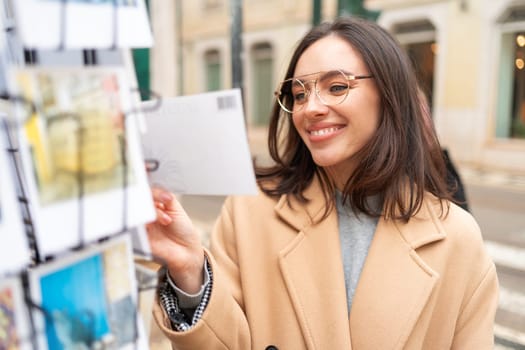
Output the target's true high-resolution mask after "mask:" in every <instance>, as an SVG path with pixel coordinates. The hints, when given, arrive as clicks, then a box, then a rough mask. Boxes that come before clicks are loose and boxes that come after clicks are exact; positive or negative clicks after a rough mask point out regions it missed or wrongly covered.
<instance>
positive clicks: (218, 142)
mask: <svg viewBox="0 0 525 350" xmlns="http://www.w3.org/2000/svg"><path fill="white" fill-rule="evenodd" d="M155 103H158V102H156V101H146V102H143V104H142V106H143V110H144V111H145V112H144V117H145V118H144V119H145V124H146V132H145V133H144V134H143V135H142V148H143V152H144V157H145V158H146V159H147V160H149V161H153V162H154V164H155V165H156V166H157V169H156V170H155V171H152V172H150V173H149V174H148V176H149V180H150V183H151V184H154V185H158V186H161V187H164V188H166V189H168V190H171V191H172V192H174V193H180V194H196V195H229V194H256V193H257V186H256V183H255V177H254V171H253V165H252V160H251V156H250V149H249V146H248V139H247V136H246V127H245V122H244V112H243V106H242V99H241V93H240V90H239V89H231V90H223V91H216V92H208V93H203V94H197V95H190V96H181V97H174V98H165V99H162V100H161V101H160V104H159V106H158V107H157V108H152V106H154V105H155Z"/></svg>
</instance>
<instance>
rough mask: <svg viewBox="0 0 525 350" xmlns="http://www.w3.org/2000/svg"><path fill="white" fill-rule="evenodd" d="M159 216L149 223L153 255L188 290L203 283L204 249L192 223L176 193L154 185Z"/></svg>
mask: <svg viewBox="0 0 525 350" xmlns="http://www.w3.org/2000/svg"><path fill="white" fill-rule="evenodd" d="M152 194H153V201H154V203H155V207H156V210H157V218H156V220H155V221H154V222H152V223H149V224H147V225H146V229H147V231H148V237H149V242H150V245H151V250H152V252H153V255H154V256H155V257H156V258H158V259H160V260H161V261H162V262H163V263H164V264H166V266H167V268H168V272H169V274H170V277H171V278H172V280H173V282H175V284H176V285H177V287H179V288H180V289H182V290H183V291H185V292H186V293H190V294H194V293H197V292H198V291H199V290H200V288H201V285H202V283H203V279H204V278H203V269H204V249H203V247H202V244H201V240H200V237H199V234H198V233H197V231H196V230H195V227H194V226H193V223H192V222H191V220H190V218H189V217H188V215H187V214H186V212H185V211H184V208H182V206H181V204H180V203H179V202H178V201H177V199H176V198H175V196H174V195H173V194H171V193H169V192H166V191H165V190H162V189H160V188H152Z"/></svg>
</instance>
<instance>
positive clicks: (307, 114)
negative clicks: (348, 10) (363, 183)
mask: <svg viewBox="0 0 525 350" xmlns="http://www.w3.org/2000/svg"><path fill="white" fill-rule="evenodd" d="M332 70H341V71H344V72H346V73H349V74H352V75H356V76H363V75H369V74H370V72H369V71H368V67H367V66H366V65H365V63H364V62H363V60H362V58H361V56H360V54H359V53H358V52H357V51H356V50H354V48H353V47H352V46H351V45H350V44H348V43H347V42H346V41H344V40H343V39H341V38H339V37H337V36H335V35H330V36H327V37H324V38H322V39H320V40H318V41H316V42H315V43H314V44H312V45H311V46H310V47H309V48H308V49H306V50H305V51H304V52H303V54H302V55H301V57H300V58H299V61H298V62H297V66H296V68H295V73H294V77H295V78H300V80H301V81H304V82H305V83H304V85H305V87H306V91H307V94H308V98H307V100H306V101H304V104H303V105H302V108H301V109H300V110H299V111H294V113H293V114H292V118H293V124H294V126H295V128H296V129H297V132H298V133H299V135H300V136H301V138H302V139H303V141H304V143H305V144H306V146H307V147H308V149H309V150H310V152H311V154H312V158H313V160H314V162H315V163H316V164H317V165H319V166H321V167H323V168H325V169H326V171H327V173H328V174H329V176H330V177H331V178H332V180H334V181H335V185H336V186H337V187H338V188H339V189H342V186H343V185H344V183H345V182H346V180H347V179H348V176H350V174H351V173H352V172H353V171H354V169H355V166H356V160H355V159H354V158H353V156H354V155H355V154H356V152H357V151H359V150H360V149H361V148H362V147H363V146H364V145H365V143H366V142H367V141H368V140H370V138H371V137H372V135H373V134H374V133H375V131H376V129H377V127H378V123H379V115H380V106H379V101H380V96H379V92H378V90H377V87H376V84H375V82H374V79H359V80H353V81H350V89H349V91H348V95H347V96H346V99H345V100H344V101H343V102H342V103H340V104H337V105H325V104H323V103H322V102H321V101H320V99H319V98H318V96H317V95H316V93H315V92H314V82H313V80H315V79H318V78H319V77H321V76H323V75H322V74H321V73H318V72H327V71H332ZM302 76H305V77H304V78H302ZM323 79H324V78H323ZM321 85H322V84H321V83H320V82H319V81H318V82H317V89H318V90H319V89H320V88H319V87H320V86H321ZM336 88H337V87H336ZM324 91H327V90H324ZM330 91H332V90H330ZM334 91H337V90H334ZM296 96H297V95H296ZM325 101H327V99H325Z"/></svg>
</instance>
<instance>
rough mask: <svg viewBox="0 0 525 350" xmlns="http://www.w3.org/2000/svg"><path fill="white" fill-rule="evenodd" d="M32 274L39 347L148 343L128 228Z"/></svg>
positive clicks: (113, 346)
mask: <svg viewBox="0 0 525 350" xmlns="http://www.w3.org/2000/svg"><path fill="white" fill-rule="evenodd" d="M28 275H29V286H30V295H31V300H32V302H33V303H34V304H35V305H36V306H38V307H33V308H32V309H31V313H32V315H33V319H34V321H35V329H36V330H37V334H38V335H39V336H38V348H39V349H42V350H45V349H49V350H61V349H147V342H146V344H145V346H144V339H143V338H144V333H143V332H142V331H141V328H143V325H142V320H141V318H140V317H139V314H138V309H137V295H138V290H137V281H136V278H135V270H134V262H133V256H132V252H131V240H130V237H129V235H128V234H125V235H122V236H119V237H114V238H112V239H110V240H109V241H106V242H104V243H101V244H96V245H93V246H90V247H86V248H85V249H84V250H82V251H79V252H74V253H73V252H71V253H68V254H67V255H65V256H61V257H60V258H58V259H56V260H54V261H51V262H49V263H44V264H41V265H38V266H37V267H35V268H33V269H30V270H29V272H28ZM135 344H137V346H135Z"/></svg>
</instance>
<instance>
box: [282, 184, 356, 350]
mask: <svg viewBox="0 0 525 350" xmlns="http://www.w3.org/2000/svg"><path fill="white" fill-rule="evenodd" d="M316 191H317V192H318V193H315V192H316ZM306 195H307V198H318V199H320V200H313V201H311V202H310V203H309V204H308V205H307V206H306V208H305V207H304V206H303V207H301V205H299V203H296V202H295V201H294V200H293V199H289V198H286V196H283V198H281V201H280V202H279V203H278V205H277V206H276V211H277V213H278V215H280V216H281V218H282V219H283V220H285V221H286V222H288V224H290V225H291V226H293V227H294V228H296V229H297V231H298V235H297V236H296V238H295V239H294V240H293V241H292V242H291V243H290V244H289V245H288V246H287V247H285V248H284V249H283V250H282V251H281V252H280V257H279V264H280V268H281V272H282V274H283V278H284V281H285V284H286V287H287V289H288V293H289V295H290V299H291V301H292V304H293V307H294V309H295V313H296V316H297V319H298V321H299V323H300V326H301V330H302V333H303V335H304V339H305V341H306V344H307V347H308V349H309V350H313V349H317V350H323V349H350V348H351V344H350V335H349V332H348V327H349V323H348V312H347V307H346V292H345V284H344V273H343V266H342V260H341V253H340V246H339V235H338V230H337V214H336V213H335V211H332V213H330V215H329V216H328V218H327V219H325V220H322V221H321V222H319V223H317V224H316V223H315V222H317V221H319V220H318V219H319V218H320V217H321V216H322V214H323V212H324V205H325V204H324V200H322V198H323V197H322V194H321V193H320V189H319V187H317V186H312V187H311V188H310V190H309V191H308V192H307V193H306ZM288 199H289V203H290V204H291V207H290V206H289V205H288V204H287V203H288ZM299 208H302V209H299Z"/></svg>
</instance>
